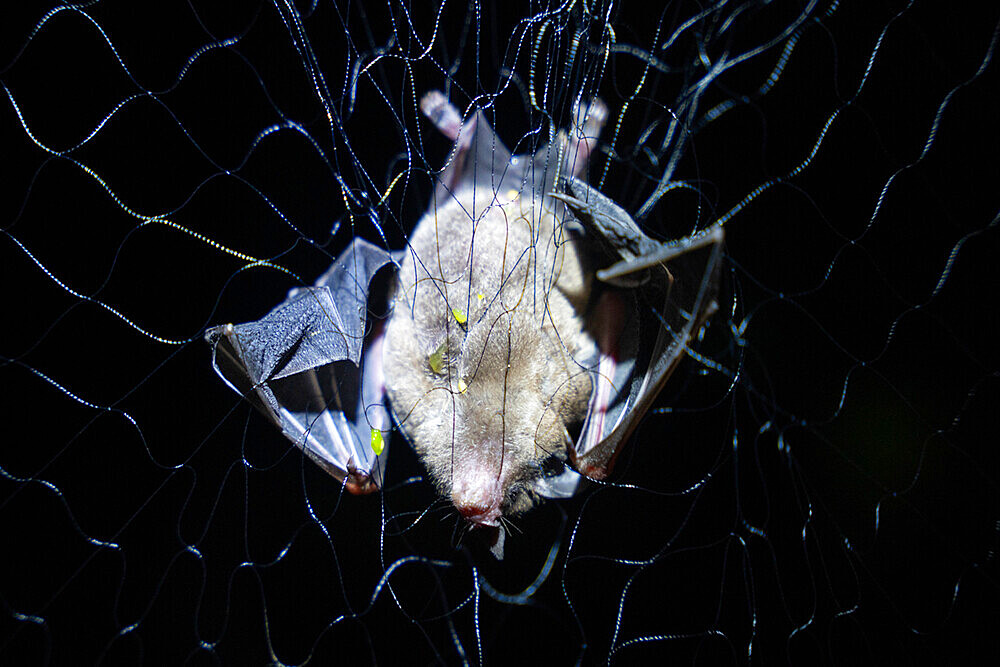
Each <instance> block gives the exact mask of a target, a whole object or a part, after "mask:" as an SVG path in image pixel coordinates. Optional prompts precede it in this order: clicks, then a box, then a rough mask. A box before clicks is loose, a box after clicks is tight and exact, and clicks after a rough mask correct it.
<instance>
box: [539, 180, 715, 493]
mask: <svg viewBox="0 0 1000 667" xmlns="http://www.w3.org/2000/svg"><path fill="white" fill-rule="evenodd" d="M566 193H567V194H557V193H554V194H552V195H551V196H553V197H554V198H556V199H559V200H560V201H562V202H563V203H565V204H566V205H567V207H568V208H569V210H570V211H571V212H572V214H573V215H574V216H575V218H576V219H577V220H578V221H579V223H580V224H581V226H582V227H583V229H584V234H585V235H586V236H587V238H589V239H591V240H592V241H593V244H594V245H595V246H596V247H597V249H598V250H597V252H598V254H599V255H600V256H602V257H603V258H604V259H605V260H606V261H605V262H604V264H607V265H608V266H607V268H605V269H602V270H600V271H598V272H597V278H598V280H599V281H601V282H603V283H604V284H605V285H606V287H604V289H600V288H597V289H598V290H599V293H598V294H597V295H595V298H594V300H593V301H592V304H593V306H592V310H591V312H590V313H589V314H588V320H589V326H590V327H591V330H592V331H594V332H595V334H594V335H595V339H596V340H597V341H598V343H599V348H600V357H601V358H600V360H599V362H598V363H597V364H595V367H596V370H595V372H594V373H593V375H592V381H593V390H592V395H591V401H590V406H589V409H588V413H587V417H586V420H585V422H584V425H583V429H582V432H581V434H580V437H579V439H578V441H577V443H576V446H575V448H574V451H572V452H571V456H570V459H571V461H573V463H574V464H575V466H576V468H577V470H579V471H580V472H581V473H583V474H584V475H586V476H588V477H592V478H594V479H601V478H603V477H605V476H606V475H607V474H608V472H609V471H610V470H611V468H612V467H613V465H614V462H615V459H616V457H617V456H618V453H619V452H620V451H621V447H622V445H623V444H624V443H625V441H626V440H627V439H628V437H629V436H630V435H631V434H632V432H633V431H634V430H635V427H636V426H637V425H638V423H639V421H640V420H641V419H642V417H643V416H644V415H645V413H646V411H647V410H649V408H650V407H651V405H652V403H653V400H654V399H655V398H656V396H657V394H658V393H659V392H660V390H661V389H662V387H663V385H664V384H665V383H666V381H667V379H668V378H669V377H670V375H671V373H673V371H674V369H676V367H677V364H678V363H679V362H680V360H681V358H682V357H683V356H684V352H685V351H686V350H687V349H688V346H689V345H690V344H691V343H692V342H693V341H694V340H695V339H696V337H697V336H698V334H699V332H700V331H701V328H702V326H703V325H704V323H705V321H706V320H707V319H708V317H709V316H711V314H712V313H713V312H715V310H716V308H717V304H716V300H715V297H716V292H717V288H718V280H719V271H720V266H721V259H722V241H723V234H722V228H721V227H719V226H715V227H710V228H709V229H708V230H706V231H704V232H700V233H698V234H696V235H693V236H690V237H687V238H685V239H682V240H680V241H676V242H672V243H661V242H659V241H656V240H654V239H651V238H649V237H648V236H646V235H645V234H644V233H643V232H642V231H641V229H640V228H639V226H638V225H637V224H636V223H635V221H634V220H632V218H631V216H629V215H628V213H626V212H625V211H624V210H623V209H622V208H621V207H619V206H618V205H617V204H615V203H614V202H612V201H611V200H610V199H608V198H607V197H605V196H604V195H602V194H601V193H600V192H598V191H597V190H595V189H594V188H591V187H590V186H588V185H586V184H585V183H583V182H581V181H579V180H576V179H569V180H568V181H567V183H566Z"/></svg>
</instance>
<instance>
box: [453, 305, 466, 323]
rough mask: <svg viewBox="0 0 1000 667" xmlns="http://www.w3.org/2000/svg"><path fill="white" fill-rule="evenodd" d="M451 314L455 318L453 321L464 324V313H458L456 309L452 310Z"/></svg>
mask: <svg viewBox="0 0 1000 667" xmlns="http://www.w3.org/2000/svg"><path fill="white" fill-rule="evenodd" d="M451 314H452V315H454V316H455V321H456V322H458V323H459V324H465V321H466V320H465V313H463V312H462V311H460V310H459V309H458V308H452V309H451Z"/></svg>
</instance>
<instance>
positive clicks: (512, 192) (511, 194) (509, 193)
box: [507, 188, 521, 201]
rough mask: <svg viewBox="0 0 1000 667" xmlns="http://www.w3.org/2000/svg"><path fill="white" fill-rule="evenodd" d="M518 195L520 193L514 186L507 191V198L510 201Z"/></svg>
mask: <svg viewBox="0 0 1000 667" xmlns="http://www.w3.org/2000/svg"><path fill="white" fill-rule="evenodd" d="M520 196H521V193H519V192H518V191H517V190H515V189H514V188H511V189H510V190H508V191H507V199H509V200H510V201H515V200H517V198H518V197H520Z"/></svg>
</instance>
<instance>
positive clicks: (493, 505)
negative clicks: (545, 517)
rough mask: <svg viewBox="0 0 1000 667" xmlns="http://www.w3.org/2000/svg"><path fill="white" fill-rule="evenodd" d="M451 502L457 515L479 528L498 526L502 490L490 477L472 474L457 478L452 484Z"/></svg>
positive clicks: (497, 481) (497, 482)
mask: <svg viewBox="0 0 1000 667" xmlns="http://www.w3.org/2000/svg"><path fill="white" fill-rule="evenodd" d="M451 501H452V503H453V504H454V505H455V508H456V509H457V510H458V511H459V513H460V514H461V515H462V516H463V517H465V519H466V520H467V521H469V522H471V523H474V524H477V525H480V526H498V525H500V504H501V502H502V501H503V488H502V487H501V485H500V482H499V480H497V479H496V478H495V477H493V476H491V475H484V474H481V472H480V474H473V475H470V476H468V477H464V478H461V477H458V478H456V479H455V481H454V483H453V484H452V491H451Z"/></svg>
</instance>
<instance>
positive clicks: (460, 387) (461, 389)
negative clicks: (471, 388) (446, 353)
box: [458, 378, 468, 394]
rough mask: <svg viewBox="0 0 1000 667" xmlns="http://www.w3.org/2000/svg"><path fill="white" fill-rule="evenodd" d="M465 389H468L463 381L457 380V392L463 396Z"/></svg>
mask: <svg viewBox="0 0 1000 667" xmlns="http://www.w3.org/2000/svg"><path fill="white" fill-rule="evenodd" d="M466 389H468V387H467V386H466V384H465V380H463V379H462V378H458V391H459V393H461V394H464V393H465V390H466Z"/></svg>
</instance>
